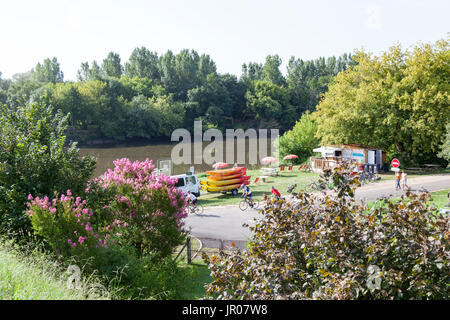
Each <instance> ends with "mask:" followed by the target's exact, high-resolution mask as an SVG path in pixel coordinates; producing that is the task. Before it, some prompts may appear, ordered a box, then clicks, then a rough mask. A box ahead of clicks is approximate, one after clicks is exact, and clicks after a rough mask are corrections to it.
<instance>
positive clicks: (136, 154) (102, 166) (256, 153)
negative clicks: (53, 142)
mask: <svg viewBox="0 0 450 320" xmlns="http://www.w3.org/2000/svg"><path fill="white" fill-rule="evenodd" d="M234 141H235V143H234V157H233V158H232V156H233V155H231V156H230V154H229V153H230V152H228V153H227V146H228V145H227V143H228V142H227V143H225V142H224V147H223V149H222V152H223V157H222V161H224V162H227V163H228V164H231V166H233V164H234V163H238V164H239V165H243V166H245V167H247V168H248V169H257V168H259V167H260V165H261V163H260V161H259V159H260V158H263V157H265V156H267V155H272V153H273V151H274V148H272V147H271V141H270V138H269V139H264V140H263V139H260V140H258V143H259V144H258V143H256V141H254V140H252V139H248V138H247V139H245V149H244V150H242V148H243V146H244V144H243V139H237V138H236V139H235V140H234ZM250 141H253V142H255V144H256V145H257V146H258V148H257V150H255V147H254V146H255V144H253V145H251V142H250ZM200 145H201V150H200V152H198V149H197V153H196V150H195V148H194V144H193V143H191V144H187V145H185V146H186V147H187V148H189V147H190V149H191V160H190V161H188V163H181V164H173V173H172V174H181V173H185V172H187V171H189V169H190V167H191V166H194V172H195V173H199V172H205V171H206V170H211V168H212V166H211V165H212V163H211V161H210V160H208V159H205V156H206V157H207V155H208V154H210V155H211V156H214V155H215V153H214V152H209V151H208V148H207V147H208V146H209V145H211V142H202V143H199V146H200ZM230 145H231V144H230ZM264 145H265V146H266V148H267V149H266V150H263V149H264ZM176 146H177V143H176V142H173V143H170V142H168V143H152V144H148V145H127V144H123V145H114V146H95V147H91V146H89V147H87V146H85V147H80V154H81V155H83V156H84V155H88V154H89V155H93V156H95V157H97V159H98V161H97V167H96V169H95V172H94V174H95V176H99V175H101V174H103V173H104V172H105V171H106V170H107V169H109V168H111V169H112V168H113V167H114V165H113V161H114V160H116V159H120V158H129V159H130V160H132V161H135V160H140V161H143V160H145V159H146V158H149V159H151V160H152V161H153V164H154V165H155V166H157V163H158V160H167V159H171V154H172V149H173V148H174V147H176ZM180 147H181V145H180ZM250 147H252V148H250ZM205 149H206V150H205ZM250 149H251V150H250ZM186 150H188V149H186ZM228 150H229V151H231V150H233V148H232V146H231V147H230V149H228ZM180 154H181V155H183V154H184V153H183V152H181V153H180ZM227 156H228V158H227ZM257 157H259V159H257V160H256V163H255V158H257ZM239 158H240V159H239ZM232 159H233V160H232ZM218 160H219V159H218ZM239 160H240V161H239ZM195 161H197V163H194V162H195ZM189 162H190V163H189ZM198 162H201V163H198Z"/></svg>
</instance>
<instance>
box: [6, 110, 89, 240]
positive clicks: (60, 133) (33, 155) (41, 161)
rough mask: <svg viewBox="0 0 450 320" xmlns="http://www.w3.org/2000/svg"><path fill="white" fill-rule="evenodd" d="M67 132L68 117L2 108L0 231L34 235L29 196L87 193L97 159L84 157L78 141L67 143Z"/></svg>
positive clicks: (45, 111)
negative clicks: (86, 186) (85, 190)
mask: <svg viewBox="0 0 450 320" xmlns="http://www.w3.org/2000/svg"><path fill="white" fill-rule="evenodd" d="M66 128H67V116H63V115H62V114H61V113H60V112H58V113H56V114H54V113H53V109H52V108H51V107H47V106H45V105H42V104H37V103H33V104H29V105H26V106H20V107H18V108H17V110H10V109H8V108H7V107H6V106H3V107H1V106H0V232H3V233H6V232H11V233H16V234H19V235H29V234H30V233H31V225H30V221H29V219H27V217H26V215H25V210H26V203H27V196H28V195H29V194H32V195H34V196H39V197H43V196H44V195H51V194H53V192H54V191H57V192H60V193H62V192H65V190H67V189H71V190H72V191H73V192H74V193H75V194H78V193H80V192H82V191H83V190H84V188H85V185H86V183H87V181H88V180H89V179H90V178H91V175H92V173H93V171H94V168H95V161H94V159H93V158H91V157H88V156H87V157H80V156H79V154H78V149H77V148H76V144H75V143H70V144H68V145H65V143H66V137H65V134H64V132H65V130H66Z"/></svg>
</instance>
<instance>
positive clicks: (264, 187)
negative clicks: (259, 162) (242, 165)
mask: <svg viewBox="0 0 450 320" xmlns="http://www.w3.org/2000/svg"><path fill="white" fill-rule="evenodd" d="M297 168H298V166H295V167H294V169H293V170H292V171H282V172H280V173H279V175H278V176H274V177H270V176H269V177H267V179H266V182H262V181H261V179H260V181H259V182H258V183H257V184H255V183H254V181H255V179H256V178H257V177H259V176H260V175H261V174H260V171H259V169H257V170H248V171H247V175H248V176H251V179H250V181H251V183H250V184H249V187H250V189H251V190H252V194H253V197H254V198H255V199H257V200H261V199H262V198H263V194H267V195H270V194H271V188H272V186H275V188H277V189H278V191H280V193H281V194H286V189H287V187H288V186H289V185H292V184H297V188H296V189H295V190H296V191H299V190H301V189H302V188H304V187H306V186H307V185H308V184H309V183H311V182H312V181H315V180H317V179H318V177H319V174H317V173H313V172H304V171H299V170H296V169H297ZM198 178H199V179H200V180H206V174H205V173H202V174H198ZM240 194H241V192H240ZM239 201H241V197H240V195H239V196H233V195H231V193H229V192H228V193H227V194H222V193H211V192H206V191H201V196H200V198H199V203H200V204H202V205H203V206H222V205H230V204H238V203H239Z"/></svg>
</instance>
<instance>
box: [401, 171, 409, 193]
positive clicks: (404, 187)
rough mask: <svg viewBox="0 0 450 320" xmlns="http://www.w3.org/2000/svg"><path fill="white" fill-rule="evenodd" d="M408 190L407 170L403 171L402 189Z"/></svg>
mask: <svg viewBox="0 0 450 320" xmlns="http://www.w3.org/2000/svg"><path fill="white" fill-rule="evenodd" d="M407 188H408V185H407V174H406V172H405V170H402V189H403V190H405V189H407Z"/></svg>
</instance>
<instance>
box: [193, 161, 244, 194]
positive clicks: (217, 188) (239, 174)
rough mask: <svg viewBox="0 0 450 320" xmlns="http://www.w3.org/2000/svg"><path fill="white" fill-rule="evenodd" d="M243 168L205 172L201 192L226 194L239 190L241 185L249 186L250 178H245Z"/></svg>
mask: <svg viewBox="0 0 450 320" xmlns="http://www.w3.org/2000/svg"><path fill="white" fill-rule="evenodd" d="M246 173H247V169H246V168H245V167H234V168H231V169H222V170H211V171H206V174H207V175H208V178H207V180H205V181H201V182H200V184H201V185H202V188H203V190H206V191H208V192H226V191H232V190H235V189H239V187H240V186H241V184H245V185H247V184H249V183H250V181H249V180H250V176H246V175H245V174H246Z"/></svg>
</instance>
